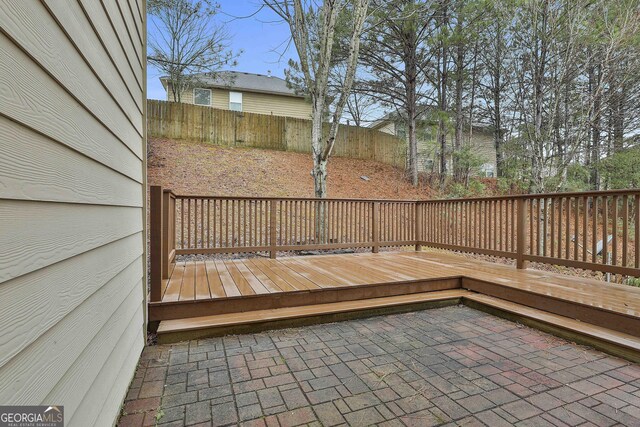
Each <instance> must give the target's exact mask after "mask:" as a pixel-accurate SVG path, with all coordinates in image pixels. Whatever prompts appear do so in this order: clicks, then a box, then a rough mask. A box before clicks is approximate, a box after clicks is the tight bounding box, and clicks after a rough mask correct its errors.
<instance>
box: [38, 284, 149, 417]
mask: <svg viewBox="0 0 640 427" xmlns="http://www.w3.org/2000/svg"><path fill="white" fill-rule="evenodd" d="M134 298H135V297H133V296H128V298H127V299H128V300H133V299H134ZM125 308H126V310H125ZM134 310H135V311H134ZM143 310H144V308H143V307H142V306H141V305H139V306H137V307H128V306H127V307H124V306H122V307H119V308H118V311H117V312H116V313H118V314H119V315H121V316H122V318H119V319H115V318H114V319H113V320H112V322H110V324H111V323H112V324H113V326H114V327H113V328H103V329H101V330H100V331H99V332H98V333H97V334H96V336H95V338H94V339H93V341H92V342H91V343H89V345H88V346H87V348H86V349H85V351H84V352H83V353H82V354H81V355H80V357H78V359H77V360H76V361H75V362H74V364H73V365H72V366H71V368H70V369H69V370H68V371H67V373H65V376H64V377H63V378H62V379H61V380H60V382H59V383H58V384H57V385H56V387H55V388H54V389H53V390H51V392H50V393H49V394H48V395H47V397H46V398H45V401H66V402H73V403H72V404H70V405H69V406H65V408H64V409H65V416H66V414H67V413H69V419H71V420H72V421H70V422H69V423H68V425H69V426H82V425H87V424H85V423H87V420H92V422H91V423H89V424H88V425H101V424H102V425H105V426H107V425H108V422H105V420H96V419H95V418H96V416H97V414H98V413H99V412H100V409H102V406H101V405H95V404H92V402H95V401H98V399H102V398H103V396H108V391H109V390H107V388H108V387H109V386H111V388H112V389H113V388H114V387H117V388H118V389H119V390H118V392H119V393H122V386H123V385H124V387H125V389H126V387H127V386H128V382H129V381H130V380H131V377H133V374H134V372H135V367H136V364H135V363H131V362H135V361H136V360H138V359H139V357H140V353H141V352H142V348H143V342H144V341H143V340H141V338H142V336H143V332H144V331H143V328H142V324H141V323H142V314H143ZM132 311H134V312H133V314H132ZM116 325H117V327H116ZM96 367H98V368H99V369H98V370H96ZM121 374H123V375H124V378H126V379H127V384H123V379H124V378H122V377H121V378H118V377H120V375H121ZM100 382H103V383H104V384H102V385H99V383H100ZM123 397H124V396H119V399H117V400H115V402H113V401H108V400H105V401H104V405H105V407H108V408H113V407H114V406H115V405H114V403H116V402H117V403H119V402H121V401H122V398H123ZM67 408H69V409H67ZM118 409H119V408H116V410H118ZM105 410H106V408H105ZM67 411H68V412H67Z"/></svg>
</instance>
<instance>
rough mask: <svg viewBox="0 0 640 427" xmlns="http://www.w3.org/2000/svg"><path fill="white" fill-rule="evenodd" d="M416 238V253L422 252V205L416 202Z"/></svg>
mask: <svg viewBox="0 0 640 427" xmlns="http://www.w3.org/2000/svg"><path fill="white" fill-rule="evenodd" d="M414 225H415V233H416V234H415V238H416V251H421V250H422V240H423V239H422V203H420V201H419V200H418V201H416V215H415V224H414Z"/></svg>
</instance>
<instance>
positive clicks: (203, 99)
mask: <svg viewBox="0 0 640 427" xmlns="http://www.w3.org/2000/svg"><path fill="white" fill-rule="evenodd" d="M193 103H194V104H196V105H211V89H202V88H199V87H197V88H195V89H193Z"/></svg>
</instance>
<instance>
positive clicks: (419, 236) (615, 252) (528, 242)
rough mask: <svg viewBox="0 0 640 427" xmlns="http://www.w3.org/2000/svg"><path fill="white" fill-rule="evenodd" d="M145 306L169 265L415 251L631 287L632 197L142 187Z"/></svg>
mask: <svg viewBox="0 0 640 427" xmlns="http://www.w3.org/2000/svg"><path fill="white" fill-rule="evenodd" d="M150 214H151V225H150V229H151V240H150V257H151V300H152V301H159V299H160V288H161V283H162V280H163V279H167V278H168V276H169V267H170V265H171V264H172V263H173V262H174V260H175V257H176V255H195V254H219V253H248V252H249V253H257V252H262V253H268V254H269V255H270V257H271V258H275V257H276V255H277V252H278V251H296V250H327V249H345V248H371V249H372V251H373V252H378V250H379V249H380V247H393V246H396V247H398V246H416V248H417V249H419V248H420V247H422V246H428V247H433V248H441V249H449V250H454V251H461V252H469V253H476V254H484V255H492V256H498V257H504V258H511V259H515V260H516V265H517V267H518V268H524V267H525V265H526V262H528V261H531V262H540V263H547V264H555V265H563V266H567V267H575V268H581V269H586V270H592V271H601V272H605V273H613V274H620V275H625V276H632V277H640V190H620V191H600V192H588V193H587V192H585V193H558V194H537V195H523V196H504V197H487V198H472V199H448V200H428V201H415V200H362V199H314V198H270V197H214V196H190V195H176V194H173V192H171V191H170V190H164V191H163V189H162V188H161V187H158V186H152V187H151V209H150Z"/></svg>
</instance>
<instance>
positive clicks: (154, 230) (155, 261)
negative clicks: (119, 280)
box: [149, 185, 163, 302]
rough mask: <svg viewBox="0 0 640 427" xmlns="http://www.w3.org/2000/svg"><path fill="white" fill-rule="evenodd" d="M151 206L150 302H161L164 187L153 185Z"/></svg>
mask: <svg viewBox="0 0 640 427" xmlns="http://www.w3.org/2000/svg"><path fill="white" fill-rule="evenodd" d="M150 198H151V204H150V207H149V217H150V218H149V219H150V224H149V260H150V264H151V269H150V270H151V271H150V274H149V276H150V281H151V283H150V287H151V289H150V291H151V292H150V293H151V295H150V297H149V299H150V301H151V302H155V301H160V299H161V297H162V295H161V293H162V291H161V288H162V271H163V270H162V262H163V255H162V246H163V245H162V243H163V236H162V228H163V226H162V222H163V221H162V214H163V210H162V187H160V186H159V185H152V186H151V188H150Z"/></svg>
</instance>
